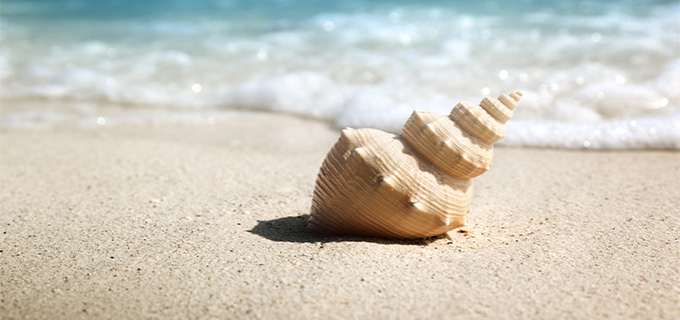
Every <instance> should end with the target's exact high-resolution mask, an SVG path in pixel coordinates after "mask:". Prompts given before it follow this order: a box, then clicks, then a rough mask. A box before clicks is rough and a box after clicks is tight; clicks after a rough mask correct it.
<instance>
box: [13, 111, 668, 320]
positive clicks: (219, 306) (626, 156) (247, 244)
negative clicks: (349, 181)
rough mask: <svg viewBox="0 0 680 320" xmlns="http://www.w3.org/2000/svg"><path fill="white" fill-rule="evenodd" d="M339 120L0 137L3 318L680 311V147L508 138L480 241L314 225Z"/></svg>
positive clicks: (499, 154)
mask: <svg viewBox="0 0 680 320" xmlns="http://www.w3.org/2000/svg"><path fill="white" fill-rule="evenodd" d="M338 135H339V130H337V129H336V128H332V127H331V126H329V125H328V124H325V123H321V122H316V121H312V120H304V119H298V118H293V117H288V116H282V115H274V114H260V113H243V112H233V113H231V114H230V115H229V116H228V117H225V118H224V119H222V120H220V121H218V122H217V123H215V124H214V125H180V124H167V125H159V126H151V125H148V126H147V125H137V126H133V125H126V126H114V127H110V126H106V125H105V126H100V127H92V128H82V129H76V128H73V129H51V130H12V131H3V132H0V152H1V153H0V183H1V185H0V186H1V191H0V194H1V198H0V201H1V203H0V204H1V213H0V319H79V318H81V319H85V318H87V319H103V318H108V319H173V318H182V319H211V318H221V319H260V318H261V319H433V318H434V319H437V318H440V319H603V318H611V319H677V318H678V316H679V315H680V191H679V190H680V153H678V152H665V151H642V152H620V151H617V152H603V151H599V152H587V151H566V150H539V149H514V148H497V149H496V152H495V159H494V166H493V168H492V169H491V170H490V171H489V172H487V173H486V174H484V175H483V176H481V177H479V178H477V179H475V180H474V187H475V198H474V202H473V209H472V212H471V213H470V214H469V216H468V226H467V227H465V228H464V230H465V231H466V232H455V233H453V234H452V237H451V239H447V238H438V239H427V240H411V241H404V240H388V239H375V238H362V237H353V236H348V237H331V236H323V235H316V234H310V233H307V232H305V230H304V227H305V221H306V219H307V217H308V216H307V215H308V213H309V208H310V204H311V196H312V191H313V188H314V181H315V179H316V174H317V172H318V169H319V166H320V164H321V162H322V160H323V158H324V156H325V155H326V152H328V150H329V149H330V148H331V146H332V145H333V143H334V142H335V141H336V139H337V138H338Z"/></svg>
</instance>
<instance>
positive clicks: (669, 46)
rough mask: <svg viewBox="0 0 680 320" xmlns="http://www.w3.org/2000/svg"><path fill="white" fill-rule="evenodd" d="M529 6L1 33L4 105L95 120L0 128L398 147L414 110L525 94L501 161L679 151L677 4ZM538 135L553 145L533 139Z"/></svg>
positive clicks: (8, 118) (24, 119)
mask: <svg viewBox="0 0 680 320" xmlns="http://www.w3.org/2000/svg"><path fill="white" fill-rule="evenodd" d="M589 3H590V2H589ZM520 5H521V4H520ZM533 5H535V7H536V8H537V9H536V10H534V11H529V12H526V13H523V12H522V11H521V10H515V11H516V12H515V11H512V12H509V11H508V13H507V14H505V13H504V12H505V11H502V10H496V11H493V10H486V9H484V10H481V11H479V12H475V11H474V10H478V9H479V8H477V9H475V6H474V5H470V6H462V7H460V8H458V7H453V6H452V7H446V6H440V7H423V6H419V5H411V6H403V7H394V6H368V5H367V6H366V8H368V9H365V10H354V11H353V10H347V11H337V12H325V13H319V14H316V15H312V16H310V17H308V18H304V19H301V20H285V19H284V20H281V19H277V18H276V17H274V16H266V15H265V16H263V18H262V19H261V20H256V21H255V20H251V19H248V18H246V17H244V18H243V19H241V20H239V19H238V18H234V19H231V20H230V19H218V18H206V19H196V18H195V17H190V16H186V17H185V16H182V15H179V16H178V18H177V19H175V20H168V19H167V18H163V17H154V16H151V17H145V19H147V18H148V21H147V20H141V19H132V18H131V19H129V20H121V21H117V22H116V24H115V28H112V26H111V25H107V24H106V23H105V22H98V21H92V20H88V21H86V22H87V23H84V21H75V22H73V24H70V23H69V22H68V21H66V22H64V21H57V22H55V21H47V20H46V21H45V22H43V24H42V25H41V24H39V23H37V24H35V25H32V24H31V23H35V22H23V21H20V20H18V19H9V20H8V19H3V21H2V22H3V23H2V25H0V28H2V30H1V31H2V32H1V33H0V34H1V35H2V40H3V43H2V45H1V46H0V78H1V79H2V80H3V81H2V82H1V83H0V92H1V93H2V99H3V100H4V101H9V102H17V103H18V102H21V101H29V100H36V99H37V100H42V99H44V100H49V101H60V102H73V103H77V104H89V105H91V106H93V107H91V108H87V109H82V108H81V109H76V108H68V107H66V108H61V109H58V108H57V109H50V110H49V112H46V113H45V116H44V117H41V116H39V115H37V114H35V112H34V111H30V110H25V111H26V114H23V115H22V114H21V111H12V113H10V114H8V113H6V112H4V113H3V119H2V120H3V121H2V122H1V123H2V124H4V125H5V126H7V124H8V123H12V126H15V127H21V125H22V123H23V124H25V126H26V127H30V126H32V124H36V123H38V124H41V125H49V123H51V122H50V121H52V120H49V119H55V120H54V121H53V122H55V123H56V122H58V123H65V122H67V121H68V120H64V119H73V118H74V115H75V118H78V115H84V117H85V119H86V120H85V121H84V122H85V123H90V122H91V121H90V120H89V119H96V118H97V116H99V113H101V110H100V109H98V108H97V107H96V106H97V105H99V104H122V105H126V106H127V107H128V108H129V109H130V110H128V111H129V112H130V114H133V112H134V109H135V106H140V105H143V106H153V107H154V108H157V109H161V110H165V111H166V112H167V113H173V112H179V113H186V112H188V111H195V110H199V111H200V110H216V109H219V108H224V109H234V108H240V109H253V110H265V111H271V112H281V113H290V114H295V115H299V116H304V117H312V118H318V119H324V120H328V121H332V122H334V123H335V124H336V125H337V126H339V127H344V126H351V127H376V128H380V129H385V130H389V131H393V132H397V131H399V129H400V128H401V126H402V125H403V123H404V121H405V120H406V119H407V118H408V116H409V115H410V114H411V112H412V110H414V109H419V110H428V111H435V112H439V113H443V114H447V113H448V112H449V111H450V109H451V108H452V107H453V106H454V105H455V104H456V103H457V102H459V101H469V102H478V101H479V100H481V98H482V97H483V96H486V95H489V96H497V95H499V94H501V93H507V92H512V91H516V90H520V91H522V92H524V93H525V95H524V97H523V98H522V101H521V104H520V107H519V108H518V109H517V111H516V115H515V119H514V120H513V121H511V122H510V127H509V129H508V136H507V137H506V138H505V140H503V141H504V143H505V144H506V145H524V146H551V147H566V148H582V147H583V146H584V145H585V144H588V147H589V148H671V149H678V143H677V140H678V137H677V114H678V113H680V89H679V88H680V43H679V42H678V39H679V38H680V26H679V25H678V24H677V16H678V15H679V14H680V4H678V3H659V4H656V5H650V6H648V7H645V8H643V9H640V12H637V11H635V10H634V6H633V5H631V7H630V8H628V7H627V6H618V5H615V4H610V3H607V2H593V3H590V5H589V6H588V8H589V9H588V10H591V11H589V12H590V13H589V14H586V15H581V13H580V12H581V11H582V10H581V9H582V8H581V9H578V10H576V11H574V10H572V11H569V10H566V11H550V10H551V7H550V6H548V5H545V4H541V3H534V4H533ZM371 8H372V9H371ZM546 8H547V9H546ZM565 8H569V7H568V6H567V7H565ZM487 9H488V8H487ZM9 10H14V9H12V7H11V6H10V7H9ZM16 10H18V11H17V12H19V13H21V12H23V11H21V10H19V9H16ZM579 10H580V11H579ZM481 12H483V13H481ZM267 19H269V20H267ZM34 21H35V20H34ZM84 25H87V26H88V28H83V26H84ZM34 30H41V32H37V33H36V32H33V31H34ZM96 30H106V31H105V32H104V31H102V33H101V34H100V33H97V31H96ZM29 34H30V35H31V36H30V37H28V36H27V35H29ZM110 35H114V36H110ZM93 39H95V40H93ZM62 105H63V104H62ZM123 118H124V117H121V119H123ZM130 118H131V117H127V118H126V119H130ZM12 119H13V120H12ZM78 119H80V118H78ZM630 121H634V122H630ZM106 123H107V125H108V124H111V123H116V121H114V120H112V122H111V121H108V120H107V122H106ZM631 123H636V126H632V125H630V124H631ZM551 128H552V129H551ZM641 128H646V129H641ZM546 132H553V133H556V134H541V135H539V134H537V133H546ZM596 132H597V134H595V133H596ZM557 133H559V134H562V135H564V136H560V135H559V134H557Z"/></svg>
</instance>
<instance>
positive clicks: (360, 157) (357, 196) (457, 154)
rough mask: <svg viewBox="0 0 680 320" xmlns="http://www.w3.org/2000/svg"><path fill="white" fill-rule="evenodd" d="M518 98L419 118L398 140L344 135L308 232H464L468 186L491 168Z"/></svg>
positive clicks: (365, 133) (321, 179)
mask: <svg viewBox="0 0 680 320" xmlns="http://www.w3.org/2000/svg"><path fill="white" fill-rule="evenodd" d="M521 97H522V93H520V92H515V93H511V94H507V95H506V94H503V95H501V96H500V97H498V98H497V99H496V98H488V97H487V98H484V99H483V100H482V102H481V103H480V104H479V105H475V104H471V103H466V102H461V103H459V104H457V105H456V106H455V107H454V108H453V110H452V111H451V114H450V115H449V116H444V115H440V114H436V113H432V112H423V111H414V112H413V114H412V115H411V117H410V118H409V119H408V121H406V124H405V125H404V127H403V129H402V131H401V134H400V135H399V136H395V135H393V134H390V133H387V132H383V131H380V130H376V129H350V128H347V129H344V130H343V131H342V134H341V135H340V139H339V140H338V142H337V143H336V144H335V145H334V146H333V148H332V149H331V150H330V152H329V153H328V155H327V156H326V159H325V160H324V162H323V164H322V165H321V169H320V171H319V175H318V178H317V181H316V187H315V189H314V196H313V200H312V209H311V214H310V218H309V222H308V225H307V228H308V229H309V230H312V231H316V232H322V233H329V234H354V235H365V236H376V237H385V238H424V237H430V236H435V235H439V234H442V233H445V232H447V231H450V230H453V229H455V228H459V227H461V226H463V225H465V216H466V214H467V213H468V212H469V211H470V202H471V199H472V181H471V180H470V179H472V178H474V177H476V176H479V175H481V174H482V173H484V172H486V171H487V170H488V169H489V168H490V167H491V163H492V158H493V143H495V142H496V141H498V140H500V139H502V138H503V137H504V136H505V123H506V122H507V121H508V120H509V119H510V118H512V116H513V112H514V109H515V108H516V107H517V103H518V102H519V100H520V98H521Z"/></svg>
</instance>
